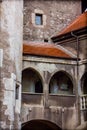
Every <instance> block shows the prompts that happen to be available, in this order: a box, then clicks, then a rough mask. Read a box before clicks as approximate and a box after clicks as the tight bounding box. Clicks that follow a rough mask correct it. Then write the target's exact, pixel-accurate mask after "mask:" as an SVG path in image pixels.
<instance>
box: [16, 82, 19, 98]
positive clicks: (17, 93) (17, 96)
mask: <svg viewBox="0 0 87 130" xmlns="http://www.w3.org/2000/svg"><path fill="white" fill-rule="evenodd" d="M15 99H19V85H18V84H16V90H15Z"/></svg>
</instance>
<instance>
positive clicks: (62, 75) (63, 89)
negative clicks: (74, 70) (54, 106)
mask: <svg viewBox="0 0 87 130" xmlns="http://www.w3.org/2000/svg"><path fill="white" fill-rule="evenodd" d="M49 93H50V94H69V95H70V94H71V95H72V94H73V83H72V81H71V79H70V77H69V75H68V74H67V73H66V72H63V71H60V72H56V73H55V74H54V75H53V76H52V78H51V80H50V84H49Z"/></svg>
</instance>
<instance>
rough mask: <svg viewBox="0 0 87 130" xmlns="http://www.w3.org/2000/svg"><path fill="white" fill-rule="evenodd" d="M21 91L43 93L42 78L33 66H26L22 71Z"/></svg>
mask: <svg viewBox="0 0 87 130" xmlns="http://www.w3.org/2000/svg"><path fill="white" fill-rule="evenodd" d="M22 88H23V92H30V93H43V79H42V76H41V75H40V73H39V72H38V71H37V70H35V69H34V68H31V67H29V68H26V69H24V70H23V71H22Z"/></svg>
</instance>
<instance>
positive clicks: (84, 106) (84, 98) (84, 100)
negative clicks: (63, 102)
mask: <svg viewBox="0 0 87 130" xmlns="http://www.w3.org/2000/svg"><path fill="white" fill-rule="evenodd" d="M80 109H81V110H87V94H84V95H80Z"/></svg>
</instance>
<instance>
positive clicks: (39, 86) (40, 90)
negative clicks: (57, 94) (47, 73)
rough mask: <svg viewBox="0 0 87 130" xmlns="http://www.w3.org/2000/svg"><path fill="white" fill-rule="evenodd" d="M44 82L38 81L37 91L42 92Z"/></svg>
mask: <svg viewBox="0 0 87 130" xmlns="http://www.w3.org/2000/svg"><path fill="white" fill-rule="evenodd" d="M42 92H43V90H42V83H41V81H37V82H36V84H35V93H42Z"/></svg>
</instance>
